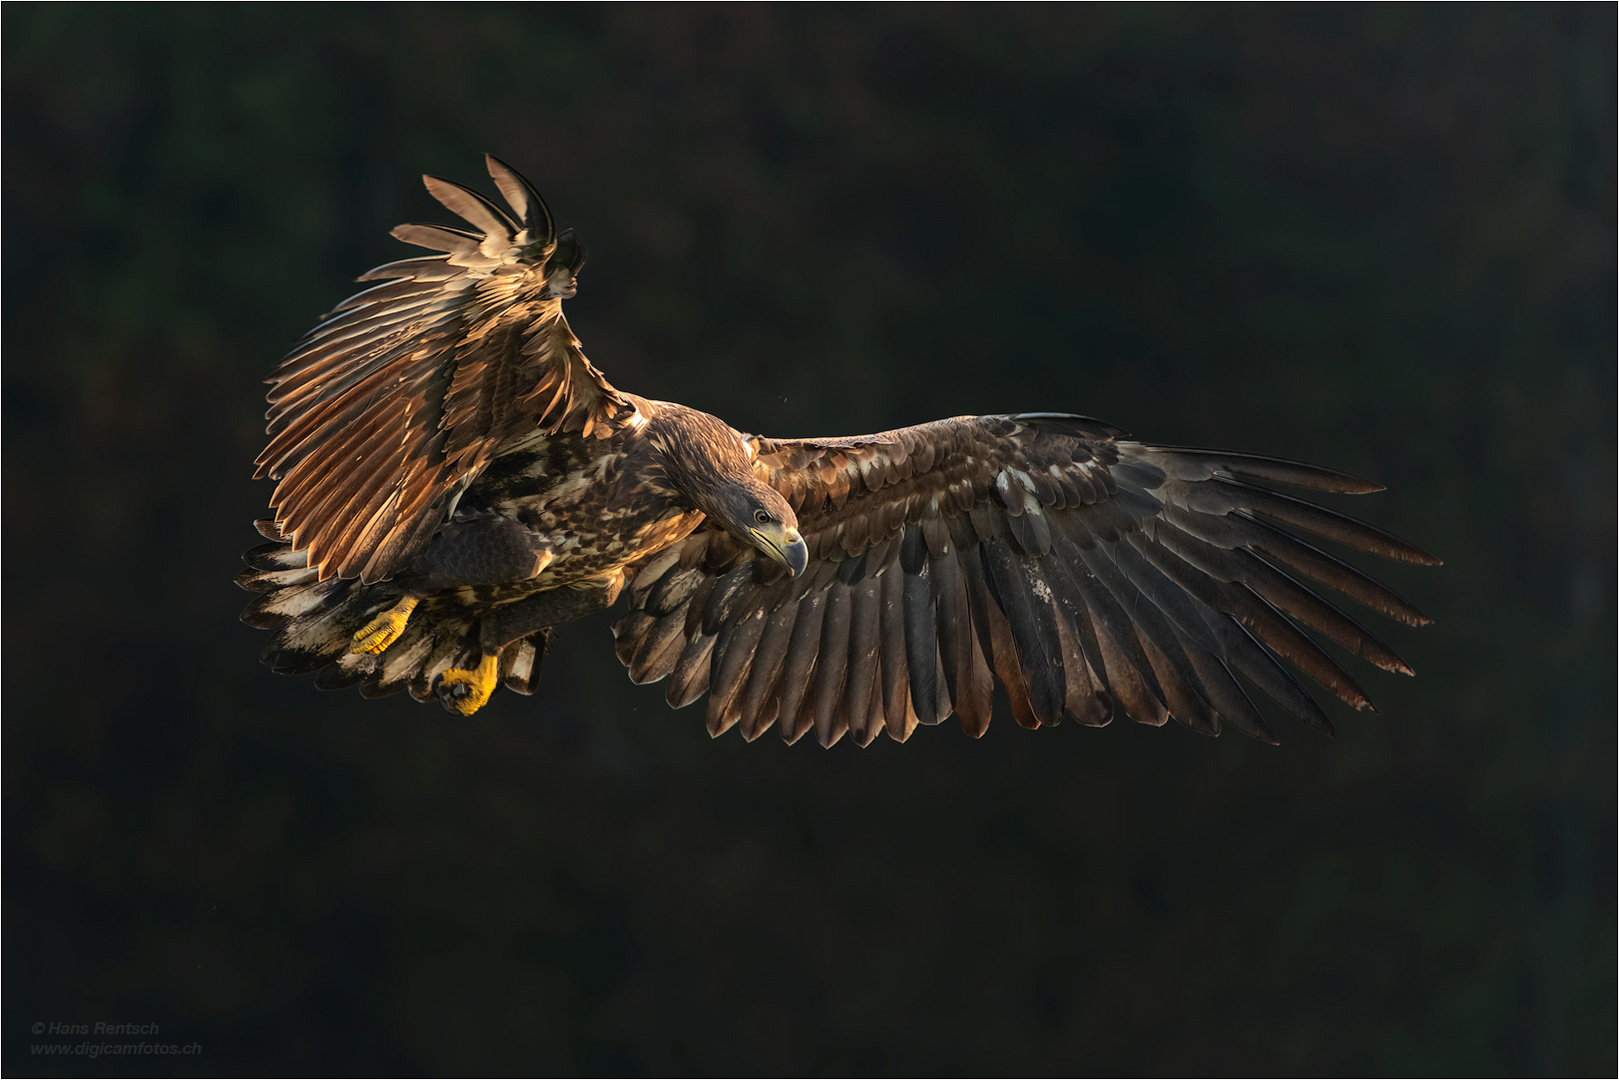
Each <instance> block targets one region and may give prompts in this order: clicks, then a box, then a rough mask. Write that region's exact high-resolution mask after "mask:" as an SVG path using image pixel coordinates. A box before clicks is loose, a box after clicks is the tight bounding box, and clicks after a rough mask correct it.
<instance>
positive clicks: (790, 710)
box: [237, 157, 1437, 746]
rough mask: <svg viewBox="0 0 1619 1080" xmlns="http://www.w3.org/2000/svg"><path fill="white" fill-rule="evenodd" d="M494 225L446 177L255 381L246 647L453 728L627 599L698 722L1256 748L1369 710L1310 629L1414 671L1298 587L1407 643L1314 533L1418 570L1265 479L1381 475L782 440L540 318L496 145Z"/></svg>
mask: <svg viewBox="0 0 1619 1080" xmlns="http://www.w3.org/2000/svg"><path fill="white" fill-rule="evenodd" d="M487 164H488V168H489V174H490V176H491V177H492V178H493V180H494V182H495V186H496V188H497V189H498V190H499V192H500V194H501V196H502V197H503V198H504V200H505V202H506V204H507V207H508V208H509V209H502V208H500V207H498V206H496V205H495V204H494V203H493V202H491V201H489V200H487V199H485V198H484V197H483V196H481V195H479V194H477V193H476V192H474V191H472V190H471V189H469V188H465V187H461V186H460V185H457V184H452V183H450V182H448V181H444V180H439V179H436V178H433V177H427V178H426V184H427V189H428V191H429V192H430V193H431V194H432V195H433V196H434V197H435V198H437V199H438V200H439V202H441V203H442V204H443V205H444V206H446V207H447V208H448V209H450V210H451V211H453V212H454V213H456V214H457V215H459V216H460V217H461V218H463V219H464V220H465V221H466V222H467V224H468V225H470V226H471V228H470V229H466V230H463V229H453V228H446V227H443V226H437V225H403V226H400V227H399V228H397V229H395V230H394V236H395V237H397V238H398V239H400V240H403V241H405V242H407V243H411V244H416V245H419V246H422V247H426V248H429V249H431V250H433V251H434V252H436V253H435V254H430V255H426V256H418V257H416V258H410V259H404V260H401V261H399V262H394V263H389V264H387V265H386V266H381V267H378V268H377V269H375V270H372V271H371V272H370V273H368V274H365V275H364V276H363V277H362V278H361V280H362V281H379V282H381V284H378V285H376V286H374V287H372V288H370V289H368V290H367V291H365V292H362V293H359V294H358V295H356V296H354V297H351V298H350V299H349V300H347V301H345V302H344V303H343V304H341V305H339V307H338V308H337V309H336V310H335V311H334V312H333V313H332V314H331V315H329V316H328V317H327V318H326V319H325V320H324V321H323V322H322V323H321V324H320V325H319V326H317V327H316V328H315V329H314V330H312V331H311V332H310V333H309V334H308V335H306V336H305V337H304V339H303V340H302V341H300V342H299V343H298V344H297V345H296V346H294V348H293V350H292V352H291V353H289V354H288V356H287V357H286V358H285V359H284V360H283V361H282V363H281V365H280V366H279V367H278V368H277V369H276V371H275V373H274V374H273V375H272V376H271V378H270V380H269V382H270V383H271V387H272V388H271V390H270V393H269V401H270V410H269V412H268V413H267V414H266V415H267V418H268V420H269V428H268V434H269V444H268V446H267V447H266V448H265V450H264V452H263V453H262V454H261V455H260V456H259V460H258V466H259V473H258V475H260V476H264V477H269V478H271V479H274V480H276V481H277V486H276V489H275V492H274V494H273V495H272V497H271V506H272V508H273V510H274V515H273V516H272V517H270V518H268V519H265V520H263V521H260V522H258V528H259V531H260V532H261V533H262V534H264V536H265V537H266V538H267V539H268V540H269V541H270V542H269V543H268V544H265V545H263V546H261V547H258V548H255V549H253V550H251V551H249V552H248V553H247V555H246V562H247V564H248V569H247V570H246V571H244V572H243V573H242V575H241V576H240V577H238V579H237V580H238V583H239V584H241V585H242V586H243V587H244V588H247V589H250V590H252V591H254V592H256V593H258V594H259V595H258V596H257V597H256V599H255V600H254V601H253V603H252V604H251V605H250V606H249V607H248V609H247V610H246V612H244V614H243V619H244V620H245V621H247V622H248V623H250V624H252V625H254V626H260V627H264V628H267V629H272V630H273V631H274V636H273V637H272V639H271V641H270V643H269V645H268V646H266V648H265V650H264V659H265V661H266V662H267V663H269V664H270V665H271V666H272V667H273V668H274V669H275V670H277V671H282V672H286V673H294V674H295V673H308V672H313V673H315V681H316V685H317V686H320V687H323V688H336V687H341V686H350V685H358V686H359V687H360V690H361V693H362V694H365V695H366V696H379V695H383V694H390V693H394V692H396V691H399V690H401V689H406V690H409V692H410V693H411V694H412V695H413V696H415V697H416V698H417V699H418V700H429V699H432V698H435V697H436V698H437V699H438V700H439V701H440V703H441V704H442V705H443V706H444V707H445V708H446V709H447V710H449V711H450V712H452V713H455V714H459V715H469V714H471V713H472V712H475V711H476V710H477V709H479V708H481V707H482V706H483V705H484V704H485V703H486V702H487V701H488V700H489V698H490V696H491V695H492V694H493V693H495V692H496V691H497V690H498V689H499V688H501V687H505V688H508V689H510V690H513V691H515V692H518V693H523V694H528V693H532V692H533V690H534V688H535V685H536V683H537V680H538V676H539V670H540V663H541V660H542V658H543V656H544V652H545V645H546V641H547V639H548V637H549V634H550V632H551V630H552V628H554V627H556V626H558V625H561V624H563V623H565V622H569V621H571V620H573V619H577V618H579V617H581V616H583V615H585V614H588V613H590V612H592V611H596V610H600V609H602V608H605V607H609V606H611V605H612V604H614V603H616V602H617V601H618V600H619V599H620V595H621V594H625V595H627V597H628V605H629V611H628V613H627V614H626V615H625V616H624V617H623V618H622V619H620V621H619V622H618V623H617V624H616V626H615V627H614V634H615V637H616V639H617V653H618V656H619V659H620V660H621V661H623V663H624V664H625V665H626V666H627V667H628V668H629V673H630V677H631V678H632V679H634V680H635V681H637V682H654V681H657V680H663V679H666V680H667V681H668V692H667V697H668V701H669V703H670V704H671V705H673V706H675V707H677V708H678V707H681V706H684V705H688V704H690V703H692V702H694V701H696V700H697V699H699V698H701V697H702V696H703V695H704V694H705V693H706V694H707V695H708V706H707V710H708V729H709V731H710V733H711V734H714V735H718V734H720V733H722V732H724V731H726V730H729V729H730V728H731V727H733V726H735V727H739V728H740V730H741V732H742V734H743V736H744V737H745V738H747V739H750V740H751V739H753V738H756V737H758V736H759V735H760V734H762V733H763V732H765V731H767V730H769V729H770V728H771V727H773V726H774V727H775V728H777V730H779V731H780V733H781V735H782V737H783V738H785V739H786V740H787V741H789V742H793V741H796V740H797V739H799V738H801V737H802V736H803V735H805V734H807V733H809V732H811V731H813V732H814V733H815V736H816V738H817V740H818V741H819V742H821V743H822V745H826V746H830V745H832V744H833V743H835V742H837V741H838V740H839V739H841V738H842V737H843V736H844V735H848V736H850V737H851V738H852V739H853V740H854V741H855V742H857V743H859V744H860V745H862V746H864V745H866V744H868V743H869V742H870V741H871V740H872V739H874V738H875V737H876V736H877V735H878V734H880V733H883V732H886V733H887V734H888V735H889V736H890V737H892V738H894V739H897V740H900V741H904V740H905V739H907V738H908V737H909V736H910V734H911V733H912V731H914V730H915V728H916V727H917V725H919V724H936V723H939V722H941V721H943V720H944V719H946V718H948V717H949V716H951V715H955V716H957V717H958V718H959V719H960V722H961V724H962V726H963V727H964V728H965V729H966V730H967V731H968V732H969V733H970V734H973V735H979V734H982V733H983V731H984V730H985V728H986V727H987V726H988V724H989V721H990V718H991V715H992V712H993V701H994V688H995V685H996V683H997V682H998V683H999V684H1000V685H1001V686H1002V687H1004V689H1005V693H1006V696H1007V698H1008V700H1009V702H1010V706H1011V710H1012V714H1013V716H1014V717H1015V718H1016V719H1017V721H1018V722H1019V723H1020V724H1023V725H1024V726H1026V727H1039V726H1042V725H1049V724H1055V723H1057V722H1059V721H1060V720H1061V719H1063V718H1064V717H1068V718H1071V719H1074V720H1077V721H1078V722H1079V723H1082V724H1088V725H1102V724H1106V723H1108V722H1109V721H1110V720H1111V719H1112V717H1113V716H1114V715H1115V714H1116V713H1121V712H1122V713H1123V714H1125V715H1127V716H1129V717H1130V718H1131V719H1133V720H1136V721H1139V722H1142V723H1147V724H1163V723H1164V722H1166V721H1167V720H1168V719H1169V718H1171V717H1173V718H1174V719H1176V720H1177V721H1179V722H1180V723H1182V724H1184V725H1185V726H1187V727H1189V728H1191V729H1193V730H1195V731H1200V732H1204V733H1207V734H1211V735H1212V734H1218V733H1219V732H1220V730H1221V729H1222V727H1223V726H1224V725H1227V724H1229V725H1231V726H1234V727H1236V728H1237V729H1239V730H1241V731H1243V732H1246V733H1247V734H1250V735H1253V736H1255V737H1258V738H1261V739H1264V740H1266V741H1270V742H1274V741H1275V736H1274V734H1273V730H1272V727H1271V724H1270V721H1269V719H1268V718H1267V717H1266V715H1265V713H1264V712H1263V711H1262V710H1261V708H1260V707H1259V705H1258V704H1256V702H1255V701H1254V699H1253V697H1252V696H1251V694H1250V693H1249V691H1250V689H1257V690H1259V691H1260V693H1261V694H1262V695H1263V696H1264V697H1265V698H1268V699H1269V700H1270V701H1271V702H1273V703H1274V704H1275V705H1276V706H1277V707H1279V708H1280V709H1281V710H1282V711H1283V712H1286V713H1289V714H1291V715H1293V716H1295V717H1297V718H1298V719H1301V720H1303V721H1304V722H1306V723H1308V724H1310V725H1312V726H1314V727H1317V728H1319V729H1321V730H1324V731H1329V732H1330V731H1331V730H1332V725H1331V722H1330V720H1329V719H1328V717H1327V715H1326V713H1325V711H1324V710H1323V709H1322V708H1321V706H1320V705H1319V704H1318V703H1317V702H1316V700H1315V698H1314V697H1312V696H1311V694H1310V693H1309V692H1308V691H1307V690H1306V689H1305V688H1304V687H1303V686H1302V685H1301V683H1300V682H1299V681H1298V679H1297V677H1296V673H1297V674H1303V675H1304V676H1306V677H1307V678H1309V679H1310V680H1312V681H1314V682H1316V683H1317V684H1319V685H1320V686H1322V687H1324V688H1325V689H1327V690H1328V691H1330V692H1331V693H1332V694H1333V695H1334V696H1336V697H1338V698H1339V699H1340V700H1342V701H1344V702H1345V703H1347V704H1349V705H1351V706H1353V707H1355V708H1366V707H1369V706H1370V704H1371V701H1370V698H1369V697H1368V696H1367V694H1366V692H1365V691H1364V690H1363V689H1362V688H1361V687H1360V685H1359V684H1358V683H1357V682H1356V681H1355V679H1354V677H1353V676H1352V675H1351V674H1350V673H1349V672H1348V671H1346V670H1345V669H1344V667H1343V666H1342V665H1341V664H1339V662H1338V661H1337V660H1336V659H1334V657H1333V655H1332V654H1331V653H1330V652H1328V651H1327V649H1326V648H1324V647H1323V646H1322V644H1321V643H1320V642H1319V641H1318V640H1317V637H1316V636H1315V635H1319V636H1320V637H1322V638H1325V639H1327V640H1330V641H1333V642H1335V643H1337V644H1338V645H1339V646H1342V647H1343V648H1344V649H1346V650H1347V651H1348V652H1350V653H1352V654H1354V655H1357V656H1360V657H1362V658H1364V659H1366V660H1368V661H1370V662H1371V663H1373V664H1375V665H1376V666H1378V667H1381V668H1384V669H1385V670H1388V671H1393V672H1398V673H1402V674H1410V669H1409V667H1407V666H1406V664H1405V663H1404V662H1403V661H1402V660H1401V659H1400V658H1399V656H1398V655H1396V654H1395V652H1394V650H1393V649H1392V648H1390V647H1389V646H1388V645H1387V644H1385V643H1384V642H1383V641H1381V640H1379V639H1378V638H1377V637H1376V636H1375V635H1374V634H1373V633H1372V632H1371V631H1369V630H1367V629H1366V628H1365V627H1363V626H1362V625H1361V624H1360V623H1359V622H1357V621H1356V620H1355V619H1354V618H1352V617H1351V616H1350V615H1349V614H1347V613H1346V612H1345V611H1343V610H1342V609H1341V608H1340V606H1339V604H1338V602H1337V601H1336V600H1334V599H1329V598H1328V597H1327V596H1324V595H1323V594H1322V593H1321V592H1318V591H1317V589H1316V588H1315V587H1313V586H1325V587H1326V588H1328V589H1330V590H1332V592H1333V593H1335V594H1337V596H1338V597H1341V598H1347V599H1348V600H1351V601H1354V602H1356V603H1358V604H1360V605H1363V606H1365V607H1368V608H1371V609H1372V610H1374V611H1376V612H1378V613H1380V614H1381V615H1384V616H1388V617H1391V618H1393V619H1396V620H1398V621H1401V622H1405V623H1408V624H1411V625H1422V624H1424V623H1426V622H1427V621H1428V620H1427V619H1426V617H1425V616H1423V615H1422V613H1421V612H1420V611H1418V610H1417V609H1416V608H1415V607H1414V606H1412V605H1411V604H1410V603H1409V602H1408V601H1406V600H1404V599H1402V598H1401V597H1400V596H1398V595H1397V594H1396V593H1395V592H1393V591H1392V590H1391V589H1389V588H1388V587H1387V586H1385V585H1382V584H1380V583H1379V582H1377V581H1376V580H1374V579H1373V578H1371V577H1369V576H1368V575H1366V574H1365V573H1363V572H1362V571H1360V570H1359V569H1357V568H1355V567H1354V566H1351V565H1350V564H1348V563H1346V562H1344V561H1342V560H1340V559H1339V558H1337V557H1336V556H1334V555H1332V554H1329V553H1328V552H1327V551H1325V550H1323V549H1322V548H1320V547H1318V546H1316V544H1315V543H1314V542H1313V541H1312V539H1310V538H1314V539H1316V540H1325V541H1328V542H1330V543H1333V544H1337V545H1341V546H1345V547H1348V548H1353V549H1356V550H1359V551H1363V552H1367V553H1370V554H1374V555H1379V556H1383V557H1385V558H1390V559H1396V560H1400V561H1405V562H1413V563H1424V564H1432V563H1435V562H1437V560H1435V559H1434V558H1433V557H1432V556H1430V555H1428V554H1426V553H1425V552H1423V551H1421V550H1419V549H1418V548H1416V547H1413V546H1412V545H1410V544H1408V543H1406V542H1404V541H1402V540H1400V539H1398V538H1396V537H1394V536H1391V535H1389V534H1388V533H1386V532H1384V531H1382V530H1380V529H1378V528H1376V527H1374V526H1372V525H1368V524H1366V523H1365V522H1361V521H1358V520H1356V519H1354V518H1350V517H1347V516H1345V515H1343V514H1340V513H1337V512H1336V511H1333V510H1329V509H1326V508H1324V507H1321V506H1318V505H1316V504H1313V503H1311V502H1309V501H1308V500H1307V499H1303V498H1299V497H1297V496H1294V495H1290V494H1287V493H1285V492H1284V491H1280V490H1277V488H1292V489H1303V490H1305V491H1312V490H1313V491H1326V492H1341V493H1349V494H1364V493H1367V492H1372V491H1377V490H1380V488H1378V486H1377V485H1375V484H1372V483H1369V482H1367V481H1364V480H1359V479H1357V478H1355V477H1352V476H1348V475H1345V474H1343V473H1339V472H1335V471H1332V470H1330V469H1323V468H1318V467H1315V466H1311V465H1303V464H1299V463H1297V462H1290V461H1283V460H1280V459H1276V458H1267V457H1259V456H1254V455H1248V454H1236V453H1221V452H1216V451H1207V450H1191V449H1184V448H1177V447H1167V446H1158V445H1154V444H1151V443H1145V442H1141V441H1137V440H1134V439H1131V438H1130V437H1128V436H1127V435H1126V434H1125V433H1124V432H1121V431H1119V430H1118V429H1116V428H1113V427H1111V426H1109V425H1107V424H1104V423H1101V422H1100V421H1097V420H1092V419H1089V418H1086V417H1081V416H1071V415H1066V414H1059V413H1025V414H1019V415H1009V416H977V417H971V416H967V417H957V418H954V419H949V420H940V421H936V422H934V423H930V424H921V425H918V426H915V427H909V428H902V429H899V430H897V431H889V432H883V433H881V434H876V435H865V436H857V437H852V438H825V439H771V438H765V437H763V436H757V435H748V434H744V433H741V432H737V431H735V430H734V429H732V428H731V427H730V426H729V425H727V424H725V423H724V422H723V421H721V420H719V419H717V418H715V417H712V416H709V415H707V414H705V413H702V412H699V411H697V410H695V409H690V408H687V407H685V406H682V405H677V404H674V403H671V402H659V401H649V400H647V399H644V398H640V397H637V396H636V395H634V394H629V393H625V392H623V391H620V390H618V389H616V388H614V387H613V386H612V385H611V384H610V383H609V382H608V381H607V379H606V378H605V377H604V376H603V375H602V373H601V372H600V371H599V370H597V369H596V367H595V366H594V365H592V364H591V362H590V361H589V360H588V359H586V357H585V355H584V352H583V350H582V349H581V347H580V344H579V341H578V339H577V338H576V337H575V336H574V334H573V332H572V330H571V329H570V328H569V326H568V323H567V321H566V319H565V318H564V317H563V314H562V301H563V300H564V299H566V298H567V297H569V296H572V295H573V293H574V289H575V287H576V275H577V273H578V271H579V268H580V266H581V265H582V264H583V261H584V248H583V247H582V245H581V244H580V243H579V241H578V239H577V238H576V237H575V236H574V235H573V234H572V232H571V231H567V232H561V233H558V232H557V230H556V228H555V226H554V224H553V220H552V217H551V214H550V211H549V210H548V209H547V207H546V205H545V202H544V201H543V200H542V199H541V198H540V196H539V195H538V194H537V193H536V192H535V191H534V189H533V188H532V187H531V186H530V185H529V183H528V182H527V181H526V180H524V179H523V178H522V177H521V176H519V175H518V174H517V173H516V172H515V171H514V170H512V169H511V168H510V167H509V166H507V165H505V164H504V163H502V162H500V161H499V160H497V159H496V158H494V157H490V158H488V159H487Z"/></svg>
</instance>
